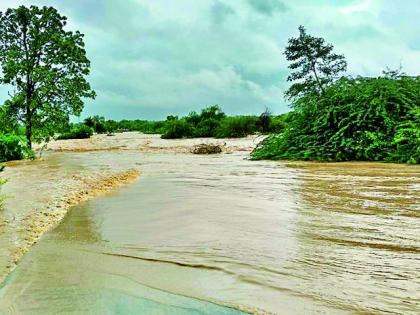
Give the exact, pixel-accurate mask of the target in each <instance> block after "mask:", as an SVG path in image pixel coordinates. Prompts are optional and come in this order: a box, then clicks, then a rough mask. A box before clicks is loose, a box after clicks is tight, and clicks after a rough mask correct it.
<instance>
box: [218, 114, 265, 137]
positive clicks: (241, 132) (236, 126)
mask: <svg viewBox="0 0 420 315" xmlns="http://www.w3.org/2000/svg"><path fill="white" fill-rule="evenodd" d="M257 123H258V118H257V117H256V116H233V117H226V118H224V119H223V120H222V121H221V123H220V126H219V127H218V128H217V130H216V137H217V138H241V137H246V136H248V135H251V134H254V133H255V132H256V131H257V130H258V128H257Z"/></svg>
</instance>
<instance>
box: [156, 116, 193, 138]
mask: <svg viewBox="0 0 420 315" xmlns="http://www.w3.org/2000/svg"><path fill="white" fill-rule="evenodd" d="M192 133H193V129H192V127H191V124H189V123H188V122H187V121H186V120H185V119H171V120H169V121H167V123H166V125H165V131H164V133H163V134H162V139H178V138H186V137H190V136H191V134H192Z"/></svg>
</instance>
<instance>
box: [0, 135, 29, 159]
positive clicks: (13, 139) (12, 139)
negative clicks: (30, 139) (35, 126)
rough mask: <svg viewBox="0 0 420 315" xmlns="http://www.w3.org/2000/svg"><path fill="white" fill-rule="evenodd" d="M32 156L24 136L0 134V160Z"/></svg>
mask: <svg viewBox="0 0 420 315" xmlns="http://www.w3.org/2000/svg"><path fill="white" fill-rule="evenodd" d="M33 157H34V155H33V152H32V151H31V150H30V149H29V148H28V147H27V145H26V141H25V138H24V137H21V136H17V135H12V134H0V162H6V161H12V160H22V159H25V158H33Z"/></svg>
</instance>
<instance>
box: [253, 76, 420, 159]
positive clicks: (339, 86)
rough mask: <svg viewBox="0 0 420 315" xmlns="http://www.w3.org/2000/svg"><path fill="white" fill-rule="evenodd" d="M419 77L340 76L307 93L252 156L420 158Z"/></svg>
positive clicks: (290, 157) (284, 157) (275, 157)
mask: <svg viewBox="0 0 420 315" xmlns="http://www.w3.org/2000/svg"><path fill="white" fill-rule="evenodd" d="M419 104H420V77H417V78H412V77H398V78H389V77H380V78H355V79H351V78H342V79H340V80H339V81H337V82H336V83H335V84H333V85H332V86H331V87H329V88H328V89H326V91H325V93H324V94H323V95H321V96H316V95H306V96H304V97H301V98H300V99H298V100H297V101H296V102H295V103H294V108H295V110H294V112H292V113H291V114H290V115H289V116H290V117H288V120H289V122H288V124H287V127H286V129H285V130H284V132H283V133H282V134H279V135H275V136H271V137H268V138H267V139H265V140H264V141H263V142H262V143H261V144H260V145H259V146H258V147H257V148H256V149H255V150H254V152H253V153H252V157H253V158H254V159H303V160H321V161H349V160H360V161H362V160H363V161H393V162H408V163H418V162H419V149H418V148H419V141H420V140H419V139H420V138H419V136H420V134H419V129H420V119H419V116H420V115H419V114H418V111H419Z"/></svg>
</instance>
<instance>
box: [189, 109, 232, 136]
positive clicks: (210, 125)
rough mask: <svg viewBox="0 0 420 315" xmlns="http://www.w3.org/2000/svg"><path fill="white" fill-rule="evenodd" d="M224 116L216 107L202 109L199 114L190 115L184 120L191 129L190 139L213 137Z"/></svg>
mask: <svg viewBox="0 0 420 315" xmlns="http://www.w3.org/2000/svg"><path fill="white" fill-rule="evenodd" d="M225 117H226V114H225V113H224V112H223V111H222V109H221V108H220V107H219V106H218V105H213V106H209V107H206V108H204V109H203V110H202V111H201V113H200V114H197V113H195V112H192V113H190V114H189V115H188V116H187V117H185V120H186V122H187V123H189V124H190V125H191V127H192V134H191V135H190V137H197V138H198V137H204V138H206V137H214V136H215V132H216V129H217V128H218V127H219V126H220V122H221V121H222V119H223V118H225Z"/></svg>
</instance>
